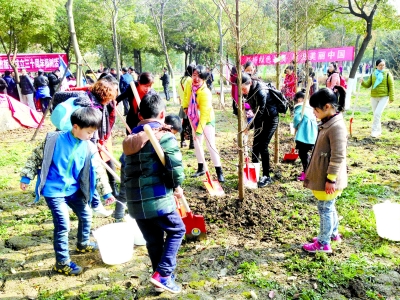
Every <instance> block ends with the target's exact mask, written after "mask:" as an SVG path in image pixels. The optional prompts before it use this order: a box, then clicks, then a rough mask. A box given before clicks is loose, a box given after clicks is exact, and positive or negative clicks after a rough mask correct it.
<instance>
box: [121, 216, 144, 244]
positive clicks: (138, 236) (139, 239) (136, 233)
mask: <svg viewBox="0 0 400 300" xmlns="http://www.w3.org/2000/svg"><path fill="white" fill-rule="evenodd" d="M125 221H126V222H127V223H128V224H129V226H130V227H129V228H130V230H131V234H133V242H134V243H135V245H136V246H144V245H146V240H145V239H144V237H143V234H142V232H141V231H140V229H139V226H138V225H137V223H136V220H135V219H133V218H131V216H129V215H126V216H125Z"/></svg>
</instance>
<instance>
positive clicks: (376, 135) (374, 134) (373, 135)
mask: <svg viewBox="0 0 400 300" xmlns="http://www.w3.org/2000/svg"><path fill="white" fill-rule="evenodd" d="M380 135H381V133H380V132H371V137H373V138H377V137H379V136H380Z"/></svg>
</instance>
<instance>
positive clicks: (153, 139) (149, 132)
mask: <svg viewBox="0 0 400 300" xmlns="http://www.w3.org/2000/svg"><path fill="white" fill-rule="evenodd" d="M143 130H144V132H146V134H147V136H148V137H149V140H150V143H151V144H152V145H153V148H154V150H156V152H157V155H158V157H159V158H160V160H161V163H162V164H163V165H164V166H165V155H164V151H163V149H162V148H161V146H160V143H159V142H158V140H157V138H156V136H155V135H154V132H153V129H151V127H150V125H148V124H146V125H144V126H143Z"/></svg>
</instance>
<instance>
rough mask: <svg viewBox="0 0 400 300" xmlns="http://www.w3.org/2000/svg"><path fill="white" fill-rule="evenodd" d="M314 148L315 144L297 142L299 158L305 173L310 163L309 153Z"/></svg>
mask: <svg viewBox="0 0 400 300" xmlns="http://www.w3.org/2000/svg"><path fill="white" fill-rule="evenodd" d="M313 148H314V145H313V144H306V143H303V142H300V141H296V149H297V150H299V157H300V160H301V164H302V165H303V172H305V171H306V169H307V166H308V162H309V161H310V154H309V152H310V151H311V150H312V149H313Z"/></svg>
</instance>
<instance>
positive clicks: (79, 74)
mask: <svg viewBox="0 0 400 300" xmlns="http://www.w3.org/2000/svg"><path fill="white" fill-rule="evenodd" d="M73 2H74V1H73V0H67V3H66V4H65V6H66V9H67V15H68V27H69V33H70V36H71V37H70V38H71V41H72V46H73V47H74V52H75V59H76V68H77V69H76V86H77V87H80V86H81V85H82V54H81V51H80V50H79V44H78V39H77V37H76V31H75V23H74V14H73Z"/></svg>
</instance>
